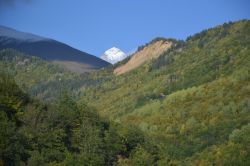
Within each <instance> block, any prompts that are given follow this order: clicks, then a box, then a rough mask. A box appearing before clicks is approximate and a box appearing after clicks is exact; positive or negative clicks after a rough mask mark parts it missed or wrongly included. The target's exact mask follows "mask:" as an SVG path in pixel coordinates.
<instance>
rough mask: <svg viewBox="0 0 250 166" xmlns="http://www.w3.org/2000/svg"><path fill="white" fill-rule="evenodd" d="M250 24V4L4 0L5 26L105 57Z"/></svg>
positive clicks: (227, 0)
mask: <svg viewBox="0 0 250 166" xmlns="http://www.w3.org/2000/svg"><path fill="white" fill-rule="evenodd" d="M249 18H250V1H249V0H203V1H202V0H0V25H5V26H8V27H11V28H14V29H17V30H21V31H25V32H31V33H34V34H37V35H40V36H44V37H49V38H53V39H55V40H58V41H61V42H64V43H67V44H69V45H70V46H72V47H75V48H77V49H80V50H82V51H85V52H88V53H91V54H93V55H96V56H100V55H101V54H102V53H103V52H104V51H105V50H107V49H109V48H111V47H113V46H116V47H118V48H120V49H121V50H123V51H124V52H129V51H131V50H134V49H136V48H137V47H138V46H140V45H142V44H145V43H147V42H149V41H150V40H152V39H153V38H155V37H167V38H168V37H171V38H177V39H185V38H186V37H187V36H189V35H192V34H194V33H196V32H199V31H201V30H203V29H206V28H210V27H213V26H216V25H219V24H222V23H224V22H228V21H236V20H240V19H249Z"/></svg>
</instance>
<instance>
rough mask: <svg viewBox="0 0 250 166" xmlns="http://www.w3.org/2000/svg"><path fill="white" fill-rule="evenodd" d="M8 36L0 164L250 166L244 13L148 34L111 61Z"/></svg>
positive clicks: (0, 52) (2, 47) (249, 73)
mask: <svg viewBox="0 0 250 166" xmlns="http://www.w3.org/2000/svg"><path fill="white" fill-rule="evenodd" d="M0 34H1V33H0ZM28 36H30V35H28ZM25 37H26V36H25ZM9 40H10V42H6V41H7V40H5V39H4V37H2V36H0V69H1V70H0V108H1V114H0V115H1V116H0V118H1V121H0V132H1V134H0V140H1V142H0V147H1V148H0V149H1V150H0V156H1V158H0V165H96V166H99V165H118V166H130V165H132V166H133V165H135V166H137V165H138V166H140V165H148V166H149V165H150V166H151V165H159V166H166V165H172V166H174V165H176V166H177V165H225V166H226V165H250V160H249V159H250V142H249V137H250V112H249V111H250V68H249V67H250V56H249V54H250V21H249V20H241V21H236V22H228V23H224V24H222V25H219V26H216V27H212V28H210V29H206V30H203V31H201V32H198V33H196V34H194V35H192V36H190V37H188V38H187V39H186V40H177V39H172V38H155V39H153V40H152V41H150V42H149V43H147V44H145V45H143V46H140V47H138V49H137V51H136V52H134V53H133V54H132V55H130V56H128V57H126V58H125V59H124V60H122V61H120V62H117V63H115V64H114V65H111V64H109V63H108V62H105V61H103V60H101V59H99V58H97V57H93V56H92V55H89V54H87V53H86V54H85V53H84V52H80V51H79V50H72V49H73V48H68V47H69V46H65V45H63V44H62V43H59V45H60V49H59V48H58V50H59V52H58V54H56V55H55V56H58V57H60V58H59V59H57V58H54V57H53V56H54V54H53V56H50V53H49V50H50V49H48V50H46V49H45V48H43V47H41V48H40V49H41V50H43V51H39V53H41V54H39V53H38V52H36V51H37V48H38V47H37V45H36V44H35V43H29V42H28V43H27V41H22V42H21V43H19V44H18V46H20V47H17V45H16V44H13V43H12V42H13V39H8V41H9ZM42 40H43V39H42ZM46 42H48V41H46ZM54 42H55V41H53V43H54ZM6 43H7V44H6ZM9 43H11V44H9ZM56 43H57V41H56ZM33 44H34V45H33ZM50 44H51V43H50ZM50 44H49V45H50ZM54 44H55V43H54ZM57 44H58V43H57ZM14 45H15V46H14ZM23 45H28V46H27V48H28V49H26V50H25V49H23V50H22V49H19V48H25V47H24V46H23ZM12 46H13V47H12ZM50 46H51V45H50ZM51 47H53V48H55V46H51ZM33 48H34V50H33ZM66 48H67V50H71V51H72V52H73V53H74V51H76V52H75V54H74V56H73V55H72V56H69V55H71V53H72V52H71V53H68V54H67V56H66V54H64V53H65V51H63V50H64V49H66ZM31 50H33V51H31ZM61 51H62V52H63V55H61V53H62V52H61ZM115 51H117V49H115ZM118 51H119V50H118ZM42 53H43V55H48V58H44V57H43V55H42ZM78 53H79V54H81V55H82V56H81V58H79V55H78ZM118 54H119V55H121V56H123V55H124V54H122V53H118ZM52 57H53V58H52ZM50 58H51V59H50ZM51 62H52V63H51ZM79 63H80V64H79ZM65 66H66V67H65ZM8 145H10V146H8ZM20 163H21V164H20Z"/></svg>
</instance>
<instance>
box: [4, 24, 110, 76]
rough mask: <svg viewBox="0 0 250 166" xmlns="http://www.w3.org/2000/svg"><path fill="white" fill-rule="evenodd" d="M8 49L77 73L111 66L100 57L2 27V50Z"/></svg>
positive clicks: (47, 39)
mask: <svg viewBox="0 0 250 166" xmlns="http://www.w3.org/2000/svg"><path fill="white" fill-rule="evenodd" d="M6 48H12V49H15V50H18V51H20V52H23V53H25V54H29V55H32V56H38V57H40V58H42V59H44V60H47V61H49V62H52V63H55V64H59V65H62V66H64V67H66V68H67V69H69V70H71V71H73V72H77V73H84V72H88V71H92V70H95V69H100V68H103V67H106V66H108V65H109V63H108V62H106V61H104V60H102V59H100V58H98V57H95V56H93V55H91V54H88V53H85V52H82V51H80V50H77V49H75V48H72V47H70V46H68V45H66V44H64V43H61V42H59V41H56V40H53V39H49V38H45V37H40V36H37V35H33V34H30V33H24V32H20V31H17V30H14V29H11V28H8V27H5V26H0V50H2V49H6Z"/></svg>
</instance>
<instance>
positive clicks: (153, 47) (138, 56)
mask: <svg viewBox="0 0 250 166" xmlns="http://www.w3.org/2000/svg"><path fill="white" fill-rule="evenodd" d="M171 46H172V42H171V41H163V40H159V41H156V42H153V43H152V44H150V45H148V46H146V47H144V48H143V49H142V50H140V51H138V52H136V53H135V54H134V55H133V56H132V57H131V59H130V60H129V61H128V62H127V63H125V64H124V65H121V66H118V67H117V68H116V69H115V70H114V73H115V74H116V75H121V74H124V73H126V72H129V71H131V70H133V69H135V68H137V67H139V66H140V65H141V64H143V63H145V62H148V61H150V60H152V59H155V58H158V57H159V56H160V55H161V54H162V53H163V52H165V51H166V50H167V49H169V48H170V47H171Z"/></svg>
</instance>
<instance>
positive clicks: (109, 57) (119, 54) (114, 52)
mask: <svg viewBox="0 0 250 166" xmlns="http://www.w3.org/2000/svg"><path fill="white" fill-rule="evenodd" d="M101 58H102V59H103V60H105V61H107V62H109V63H112V64H115V63H117V62H119V61H121V60H123V59H124V58H126V54H125V53H124V52H123V51H122V50H120V49H119V48H116V47H112V48H110V49H108V50H107V51H105V52H104V54H103V55H102V56H101Z"/></svg>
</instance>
